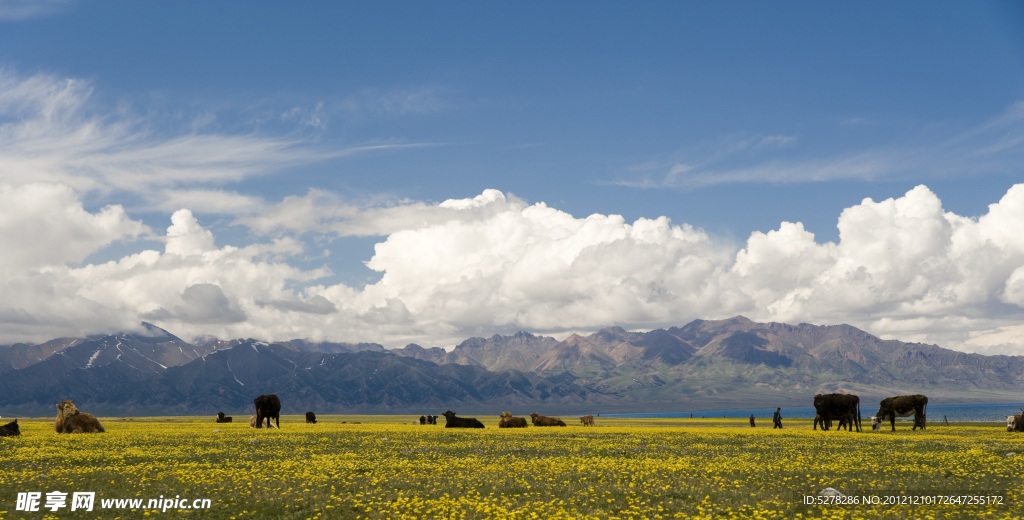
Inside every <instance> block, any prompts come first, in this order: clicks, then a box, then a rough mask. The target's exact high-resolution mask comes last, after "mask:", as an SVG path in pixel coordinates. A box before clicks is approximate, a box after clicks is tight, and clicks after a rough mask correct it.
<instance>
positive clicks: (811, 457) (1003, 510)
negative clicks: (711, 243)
mask: <svg viewBox="0 0 1024 520" xmlns="http://www.w3.org/2000/svg"><path fill="white" fill-rule="evenodd" d="M479 418H480V419H482V420H483V421H484V423H485V424H486V425H487V428H486V429H484V430H453V429H445V428H444V427H443V424H442V425H439V426H419V425H415V426H414V425H412V424H410V421H411V420H412V419H413V417H412V416H344V417H342V416H324V417H319V419H320V422H319V423H318V424H316V425H307V424H305V423H304V420H303V419H302V418H301V417H298V416H287V417H283V418H282V421H281V426H282V428H281V429H280V430H252V429H250V428H249V427H248V424H247V423H245V422H240V423H231V424H216V423H214V422H213V419H212V418H208V417H202V418H195V417H182V418H167V417H161V418H132V419H121V418H106V419H103V423H104V425H105V426H106V428H107V433H104V434H91V435H83V434H78V435H57V434H55V433H54V432H53V421H52V419H49V420H43V419H39V420H24V419H23V420H20V421H19V424H20V425H21V431H22V435H21V436H20V437H8V438H0V519H15V518H32V519H41V518H140V517H152V516H158V517H190V518H218V519H239V520H241V519H250V518H251V519H257V518H259V519H264V518H265V519H277V518H292V519H329V518H524V519H526V518H622V519H625V518H636V519H641V518H644V519H646V518H655V519H656V518H731V517H743V518H877V517H882V516H884V517H886V518H978V517H981V518H1018V517H1020V514H1021V513H1020V511H1021V502H1020V497H1021V495H1022V494H1024V476H1022V475H1024V436H1021V435H1019V434H1013V433H1008V432H1006V431H1005V427H1000V426H999V425H996V424H994V423H993V424H956V423H954V424H951V425H949V426H945V425H941V424H934V423H932V424H930V425H929V428H928V430H927V432H920V431H918V432H911V431H910V423H902V424H900V423H898V424H897V428H898V430H897V432H896V433H895V434H893V433H889V432H884V433H865V434H855V433H847V432H845V431H842V432H835V431H832V432H820V431H813V430H812V429H811V422H810V420H786V421H785V422H784V424H785V426H786V427H785V429H783V430H772V429H771V421H769V420H766V419H760V420H759V421H758V427H757V428H753V429H752V428H750V427H749V426H748V425H747V422H746V421H745V420H738V419H703V420H702V419H604V418H596V421H597V426H596V427H593V428H586V427H583V426H581V425H580V424H579V423H578V422H575V421H576V418H575V417H566V419H572V421H568V420H567V421H566V422H568V423H569V426H568V427H566V428H536V427H530V428H526V429H498V428H497V427H496V424H497V417H479ZM343 421H344V422H345V423H343ZM355 421H358V422H360V423H362V424H353V422H355ZM443 421H444V418H443V417H442V418H440V422H442V423H443ZM4 422H6V419H5V420H4ZM1012 452H1016V453H1019V454H1020V455H1018V456H1007V454H1008V453H1012ZM826 487H832V488H835V489H837V490H839V491H841V492H843V493H845V494H847V495H855V496H860V495H877V496H879V497H882V498H883V499H884V497H885V496H895V495H899V494H900V493H901V492H902V493H904V494H906V495H968V494H970V495H986V496H989V495H1000V496H1002V497H1003V498H1002V501H1003V502H1002V504H1001V505H992V504H989V505H965V504H960V505H956V504H953V505H916V506H915V505H884V504H875V505H871V504H868V505H865V504H859V505H828V506H818V505H804V504H803V503H802V500H803V497H804V496H805V495H817V493H818V491H820V490H822V489H823V488H826ZM54 490H56V491H63V492H66V493H69V499H68V505H70V496H71V493H72V492H74V491H95V492H96V503H95V506H94V509H93V511H92V512H83V511H74V512H72V511H69V508H68V507H66V508H63V509H59V510H58V511H57V512H55V513H51V512H50V510H49V509H45V508H42V507H41V508H40V511H39V512H23V511H16V510H15V506H16V503H15V502H16V496H17V494H18V493H19V492H27V491H40V492H42V493H43V501H44V502H45V494H46V493H47V492H50V491H54ZM161 495H162V496H163V497H164V498H167V497H176V496H177V497H181V498H185V499H188V500H189V501H191V500H192V499H210V500H211V507H210V509H208V510H194V509H192V510H190V509H175V508H170V509H168V510H167V511H166V512H161V511H159V510H150V509H147V508H146V507H138V508H135V509H134V510H133V509H132V508H130V507H128V506H125V507H122V508H116V507H111V508H107V509H103V508H102V507H101V500H102V499H130V498H141V499H143V501H144V503H145V502H146V501H148V499H151V498H157V497H160V496H161Z"/></svg>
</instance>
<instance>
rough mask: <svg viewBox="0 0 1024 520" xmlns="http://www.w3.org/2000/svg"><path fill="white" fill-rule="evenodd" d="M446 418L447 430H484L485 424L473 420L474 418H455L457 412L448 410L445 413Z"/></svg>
mask: <svg viewBox="0 0 1024 520" xmlns="http://www.w3.org/2000/svg"><path fill="white" fill-rule="evenodd" d="M442 415H444V418H445V425H444V427H445V428H483V427H484V423H482V422H480V421H478V420H476V419H474V418H472V417H455V412H453V411H451V410H448V411H447V412H445V413H443V414H442Z"/></svg>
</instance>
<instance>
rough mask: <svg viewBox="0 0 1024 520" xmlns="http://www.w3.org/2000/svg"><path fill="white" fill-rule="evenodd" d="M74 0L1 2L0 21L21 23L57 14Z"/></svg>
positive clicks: (0, 0)
mask: <svg viewBox="0 0 1024 520" xmlns="http://www.w3.org/2000/svg"><path fill="white" fill-rule="evenodd" d="M74 3H75V1H74V0H0V21H4V20H10V21H19V20H27V19H30V18H39V17H42V16H50V15H52V14H57V13H59V12H61V11H63V10H65V9H67V8H68V7H70V6H71V5H72V4H74Z"/></svg>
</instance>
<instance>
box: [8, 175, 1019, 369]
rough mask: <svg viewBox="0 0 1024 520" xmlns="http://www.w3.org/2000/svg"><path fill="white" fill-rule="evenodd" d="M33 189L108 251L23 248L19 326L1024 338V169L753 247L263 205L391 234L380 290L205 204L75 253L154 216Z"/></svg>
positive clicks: (452, 210) (414, 336)
mask: <svg viewBox="0 0 1024 520" xmlns="http://www.w3.org/2000/svg"><path fill="white" fill-rule="evenodd" d="M30 188H31V189H35V190H43V191H44V192H46V193H49V195H48V197H50V198H51V199H52V200H54V201H56V200H61V201H62V204H63V206H69V207H76V204H77V207H78V209H77V210H75V211H74V212H72V214H70V216H65V217H62V218H64V219H65V220H68V221H71V220H73V221H75V222H76V223H77V225H81V226H85V227H86V232H79V231H73V232H72V231H68V232H67V234H68V235H72V234H76V235H77V234H81V235H82V236H94V238H92V239H91V240H92V241H91V242H88V243H89V244H92V245H90V246H88V247H86V246H75V245H73V244H64V245H61V247H64V248H65V249H64V250H63V252H59V251H58V252H49V251H47V250H48V246H45V245H40V246H39V248H38V249H39V250H38V251H37V252H35V253H32V252H31V251H30V252H28V253H25V254H26V255H28V257H30V258H33V259H35V260H31V261H29V260H8V262H10V263H9V264H8V267H7V269H8V274H7V275H5V278H4V279H3V280H2V283H0V291H3V293H4V294H5V296H8V297H7V298H5V300H4V301H3V302H0V337H2V338H3V341H5V342H9V341H11V340H19V339H28V338H31V339H35V340H37V341H38V340H42V339H48V338H51V337H55V336H58V335H72V334H81V333H85V332H94V331H96V330H98V329H107V330H113V329H112V328H113V327H137V326H138V325H137V324H138V322H139V321H141V320H143V319H146V320H149V321H153V322H156V323H157V324H158V325H161V326H163V327H165V328H168V329H169V330H172V331H173V332H175V333H179V334H182V335H184V336H186V337H196V336H203V335H212V336H217V337H222V338H234V337H257V338H263V339H271V340H281V339H291V338H296V337H310V338H314V339H333V340H346V341H379V342H382V343H385V344H388V345H394V346H398V345H402V344H405V343H406V342H409V341H414V342H416V343H419V344H423V345H438V346H447V345H451V344H452V343H454V342H456V341H459V340H460V339H462V338H464V337H465V336H467V335H470V334H492V333H494V332H511V331H515V330H518V329H526V330H531V331H535V332H542V333H554V334H557V333H559V332H564V331H569V330H588V329H595V328H598V327H603V326H607V325H611V324H619V325H622V326H626V327H629V328H654V327H661V326H671V325H681V324H684V323H686V322H688V321H690V320H692V319H695V318H706V319H716V318H724V317H729V316H733V315H737V314H743V315H746V316H748V317H750V318H751V319H755V320H761V321H782V322H788V323H799V322H810V323H818V324H833V323H850V324H852V325H855V326H859V327H862V328H864V329H866V330H868V331H870V332H873V333H875V334H879V335H882V336H883V337H891V338H898V339H903V340H916V341H925V342H930V343H938V344H940V345H943V346H947V347H953V348H960V349H965V350H975V351H983V352H986V353H1009V352H1013V353H1024V340H1022V339H1021V336H1020V334H1019V331H1020V328H1021V327H1022V325H1021V324H1022V323H1024V274H1021V273H1024V184H1020V185H1016V186H1014V187H1012V188H1011V189H1009V190H1008V192H1007V193H1006V194H1005V195H1004V196H1003V197H1002V198H1001V200H999V201H998V202H996V203H994V204H992V205H991V206H989V211H988V212H987V213H986V214H985V215H982V216H980V217H978V218H967V217H963V216H959V215H956V214H953V213H950V212H947V211H945V210H944V209H943V208H942V204H941V201H940V200H939V199H938V197H937V196H936V195H935V194H934V193H932V192H931V191H930V190H929V189H928V188H926V187H925V186H918V187H916V188H914V189H913V190H910V191H909V192H907V193H906V194H905V195H904V196H902V197H899V198H893V199H887V200H883V201H873V200H871V199H865V200H863V201H862V202H861V203H860V204H858V205H855V206H852V207H850V208H847V209H846V210H844V211H843V212H842V214H841V215H840V217H839V224H838V225H839V231H840V235H839V236H840V239H839V241H838V242H837V243H833V242H825V243H818V242H817V241H816V240H815V237H814V235H813V234H812V233H810V232H808V231H807V230H806V229H804V227H803V226H802V225H801V224H800V223H789V222H783V223H781V224H780V225H779V227H778V228H777V229H775V230H772V231H769V232H767V233H760V232H755V233H752V234H751V236H750V237H749V238H748V239H747V240H746V242H745V243H743V244H742V245H741V247H740V248H739V249H738V250H736V249H733V248H732V247H731V246H729V245H727V244H721V243H718V242H717V241H716V240H715V239H714V238H713V237H711V236H709V235H708V234H707V233H705V232H703V231H702V230H700V229H696V228H693V227H692V226H689V225H687V224H674V223H672V222H671V221H670V220H669V219H668V218H666V217H658V218H652V219H647V218H640V219H637V220H635V221H633V222H627V221H626V220H625V219H623V218H622V217H621V216H618V215H600V214H595V215H590V216H588V217H585V218H580V217H576V216H573V215H570V214H568V213H565V212H563V211H559V210H557V209H554V208H550V207H548V206H547V205H546V204H544V203H543V202H538V203H535V204H529V203H527V202H525V201H522V200H520V199H518V198H515V197H513V196H511V195H507V194H503V193H501V192H499V191H497V190H486V191H484V192H483V193H481V194H480V195H478V196H476V197H472V198H466V199H453V200H447V201H444V202H441V203H438V204H429V203H422V202H404V203H400V204H395V205H391V206H385V207H377V208H371V209H360V208H354V207H347V206H343V205H336V204H335V199H333V198H332V196H331V195H330V194H327V193H323V192H315V191H311V192H310V193H309V194H307V195H306V196H302V197H291V198H288V199H285V200H284V201H282V202H281V203H280V204H279V205H277V206H275V207H274V208H272V209H271V210H269V211H268V212H267V213H265V214H263V215H262V216H263V217H266V218H265V220H251V221H248V223H249V224H250V225H252V226H253V227H254V229H262V230H263V231H265V232H268V233H271V232H272V231H274V230H281V229H283V228H287V229H289V230H291V232H297V231H302V230H310V229H315V230H318V231H319V232H322V233H326V234H332V233H333V234H335V235H338V236H339V237H340V236H344V235H381V236H382V239H381V241H380V242H379V243H378V244H377V245H376V246H375V249H374V254H373V256H372V257H371V258H369V259H368V260H367V266H368V267H370V268H371V269H374V270H376V271H379V272H381V273H382V276H381V278H380V280H379V281H378V282H377V283H374V284H369V285H366V286H365V287H363V288H361V289H357V288H354V287H350V286H347V285H344V284H333V285H330V284H324V283H322V281H321V280H322V279H323V278H324V277H326V276H329V275H330V274H331V271H330V269H329V268H328V267H327V266H323V267H320V268H314V269H299V268H296V267H294V266H293V265H291V264H292V263H294V262H293V261H292V260H293V259H295V258H297V257H300V256H301V255H303V253H304V244H303V243H302V242H300V241H299V240H297V239H295V238H292V237H291V236H289V235H282V236H279V237H278V238H274V239H272V240H270V241H269V242H266V243H257V244H252V245H249V246H246V247H234V246H231V245H218V244H217V243H216V241H215V237H214V236H213V234H212V233H211V232H210V230H208V229H206V228H204V227H203V226H202V225H201V224H200V222H199V221H198V220H197V219H196V218H195V216H194V215H193V214H192V213H191V212H190V211H188V210H180V211H177V212H175V213H174V214H173V215H172V217H171V225H170V226H169V227H168V228H167V230H166V233H165V234H164V236H163V237H162V239H163V240H164V241H165V242H166V245H165V247H164V251H162V252H159V251H142V252H140V253H137V254H133V255H129V256H126V257H124V258H122V259H120V260H118V261H112V262H107V263H105V264H99V265H85V266H81V267H75V266H74V265H72V264H73V262H74V261H75V259H80V258H83V257H84V255H87V254H88V251H89V250H90V248H93V249H94V248H96V247H101V245H102V244H104V243H107V242H109V241H110V240H117V239H120V238H123V237H132V236H136V235H138V234H141V233H145V232H147V230H146V229H144V228H143V227H141V224H139V223H137V222H134V221H132V220H130V219H128V218H127V217H126V216H125V215H124V213H123V210H120V209H119V208H113V209H110V208H108V209H104V210H100V211H98V212H96V213H88V212H85V211H84V210H82V209H81V208H80V203H78V202H77V199H75V196H74V192H72V191H70V189H69V188H67V187H60V186H51V185H38V186H34V187H19V188H16V189H19V190H23V189H24V190H27V189H30ZM44 188H45V189H44ZM12 189H15V188H12ZM47 190H48V191H47ZM0 211H3V210H0ZM76 212H77V213H76ZM275 212H276V213H275ZM16 213H17V214H18V215H21V217H20V218H22V219H23V220H26V221H31V220H33V219H35V220H36V221H37V222H36V223H35V224H31V223H29V224H22V225H19V226H13V225H12V226H7V227H0V229H2V232H3V233H5V234H6V235H5V239H6V240H7V241H8V242H9V243H12V244H13V243H18V244H22V243H26V244H28V243H30V241H29V238H28V237H27V236H25V235H17V234H14V233H15V230H16V229H18V228H20V227H25V226H28V227H31V225H36V226H43V225H45V223H46V222H47V221H46V220H45V219H47V218H53V217H52V216H51V215H49V214H47V213H46V212H36V213H32V212H31V211H29V210H27V209H18V210H17V212H16ZM289 215H291V216H292V217H294V219H292V218H290V217H288V216H289ZM289 222H293V223H294V225H292V227H290V228H288V227H287V226H288V225H290V224H288V223H289ZM260 225H262V226H264V227H263V228H259V227H258V226H260ZM57 229H60V228H59V226H58V227H57ZM89 233H93V235H89ZM339 239H341V238H339ZM29 249H31V248H29ZM33 255H35V256H33ZM47 255H51V256H47ZM39 259H42V260H39ZM33 262H43V264H44V265H42V267H40V266H39V265H33ZM318 282H320V283H318Z"/></svg>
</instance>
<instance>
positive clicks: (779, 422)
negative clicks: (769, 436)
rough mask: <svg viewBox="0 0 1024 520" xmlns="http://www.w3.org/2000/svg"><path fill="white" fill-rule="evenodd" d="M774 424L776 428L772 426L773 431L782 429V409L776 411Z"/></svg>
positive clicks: (773, 418)
mask: <svg viewBox="0 0 1024 520" xmlns="http://www.w3.org/2000/svg"><path fill="white" fill-rule="evenodd" d="M772 422H773V423H775V426H772V429H773V430H774V429H775V428H782V408H776V409H775V415H773V416H772Z"/></svg>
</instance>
